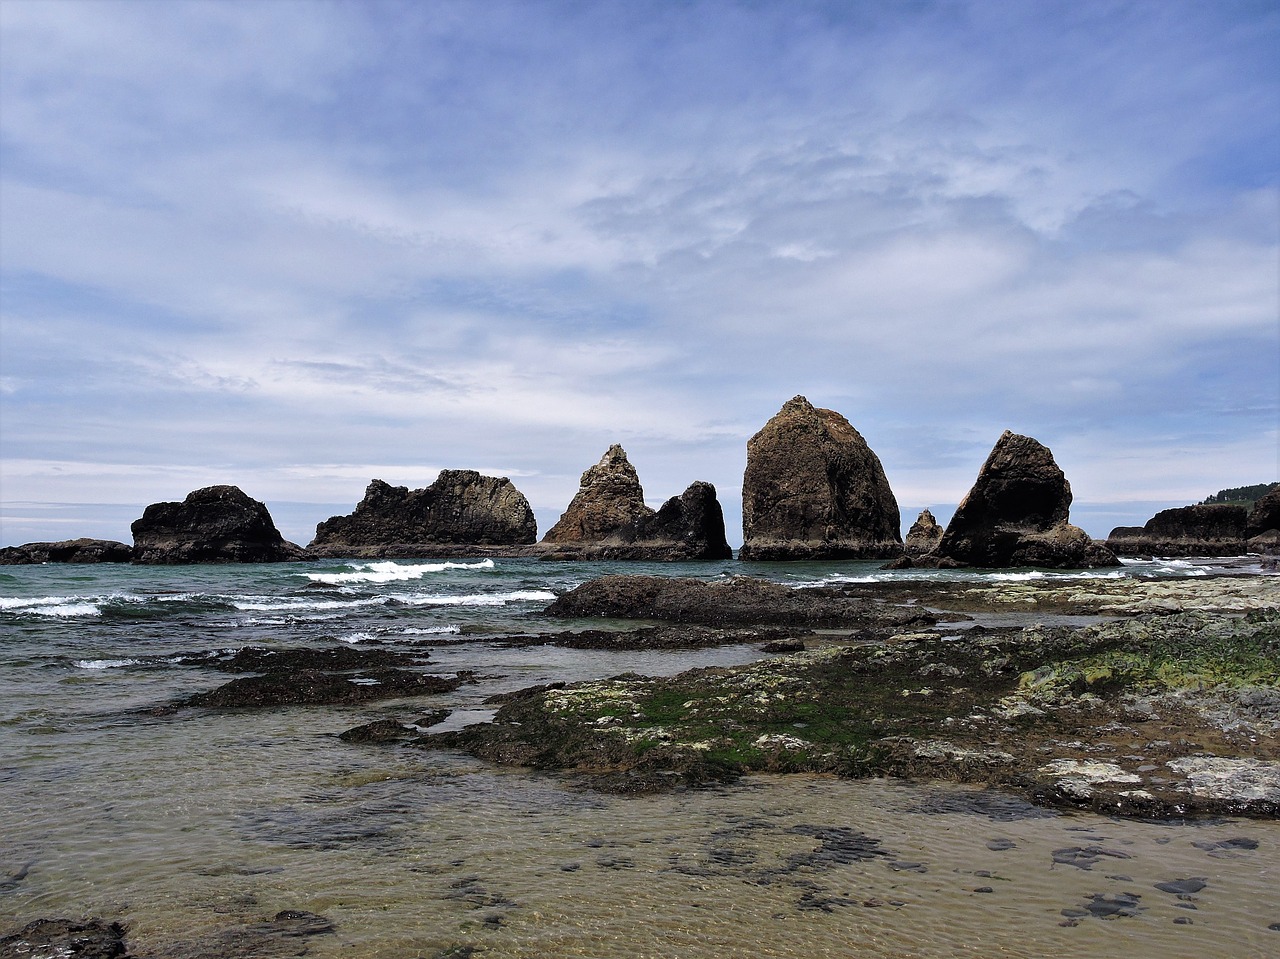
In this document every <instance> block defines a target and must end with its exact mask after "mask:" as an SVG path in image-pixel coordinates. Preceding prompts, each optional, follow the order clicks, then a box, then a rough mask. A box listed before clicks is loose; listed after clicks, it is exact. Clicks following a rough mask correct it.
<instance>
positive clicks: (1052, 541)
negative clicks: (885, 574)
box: [915, 430, 1120, 569]
mask: <svg viewBox="0 0 1280 959" xmlns="http://www.w3.org/2000/svg"><path fill="white" fill-rule="evenodd" d="M1070 514H1071V484H1070V483H1068V482H1067V477H1066V476H1065V475H1064V474H1063V472H1062V470H1061V468H1059V466H1058V464H1057V463H1056V462H1055V461H1054V459H1053V453H1052V452H1050V450H1049V448H1048V447H1047V446H1045V445H1044V444H1043V443H1040V442H1038V441H1037V440H1034V439H1032V438H1031V437H1030V436H1021V435H1019V434H1017V433H1014V432H1011V431H1010V430H1005V431H1004V433H1003V434H1002V435H1001V437H1000V439H998V440H997V441H996V445H995V447H994V448H993V449H992V450H991V455H990V456H988V457H987V460H986V462H985V463H983V464H982V468H981V469H980V470H979V471H978V478H977V479H976V480H974V483H973V488H972V489H970V490H969V493H968V495H966V496H965V498H964V500H963V501H961V503H960V505H959V506H958V507H957V508H956V511H955V514H954V515H953V516H952V517H951V522H950V523H948V524H947V528H946V531H945V532H944V533H943V534H942V539H941V540H940V541H939V542H938V547H937V549H936V550H934V552H933V553H931V554H930V555H928V556H925V557H922V558H921V559H919V560H916V561H915V565H919V566H978V567H984V568H988V569H998V568H1004V567H1015V566H1039V567H1043V568H1049V569H1090V568H1094V567H1099V566H1119V565H1120V561H1119V560H1118V559H1116V557H1115V554H1114V553H1112V552H1111V551H1110V550H1109V549H1107V548H1106V547H1105V546H1101V545H1099V544H1097V543H1095V542H1094V541H1093V540H1092V539H1091V538H1090V537H1089V534H1088V533H1086V532H1085V531H1084V530H1082V529H1081V528H1080V527H1078V526H1072V525H1071V523H1069V522H1068V520H1069V518H1070Z"/></svg>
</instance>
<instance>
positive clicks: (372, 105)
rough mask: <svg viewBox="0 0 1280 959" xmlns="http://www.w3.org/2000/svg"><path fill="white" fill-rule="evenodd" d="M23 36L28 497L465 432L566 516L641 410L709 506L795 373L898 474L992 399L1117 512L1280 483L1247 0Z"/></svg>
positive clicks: (1264, 68)
mask: <svg viewBox="0 0 1280 959" xmlns="http://www.w3.org/2000/svg"><path fill="white" fill-rule="evenodd" d="M480 14H483V15H480ZM0 31H3V34H2V40H3V48H4V50H5V56H4V58H3V63H0V71H2V72H0V150H2V151H3V152H0V161H2V162H0V219H2V221H3V223H4V224H5V226H4V236H3V242H2V243H0V294H2V296H3V303H2V307H3V309H2V310H0V323H3V339H4V346H5V349H4V350H3V356H0V388H2V389H3V391H4V400H5V415H4V422H3V429H0V476H3V479H4V490H3V496H4V499H5V501H6V502H9V501H12V500H16V499H41V498H42V497H41V495H39V491H38V487H39V485H40V484H41V483H43V482H45V479H46V478H42V477H43V475H44V474H40V473H38V472H36V473H32V472H30V470H29V469H28V467H27V466H23V465H20V464H24V463H28V464H29V463H37V462H38V463H43V462H57V463H61V464H64V468H63V471H62V472H61V473H59V474H58V477H57V478H56V479H49V480H48V481H49V482H51V483H53V484H54V486H53V488H56V489H57V490H58V495H59V496H60V497H65V498H66V500H65V501H66V502H69V503H87V502H101V501H102V500H103V497H102V496H98V495H95V494H93V493H92V492H91V491H92V490H94V489H103V490H111V491H112V493H111V495H112V496H113V497H127V499H122V500H113V501H117V502H130V503H133V502H137V501H138V499H139V496H138V492H137V491H140V490H144V489H148V490H150V489H154V487H155V485H156V484H155V483H154V482H152V480H154V479H155V478H157V477H167V478H169V479H171V480H172V481H173V482H174V483H179V484H181V483H187V482H190V483H197V482H200V481H202V480H203V478H206V477H211V476H214V475H215V474H216V475H217V476H218V477H220V478H219V479H216V480H210V481H217V482H227V481H235V480H234V479H232V478H231V477H244V480H243V485H245V487H246V489H248V488H249V487H250V486H251V485H253V484H254V483H260V484H261V485H262V486H263V487H264V488H266V489H269V490H271V494H270V495H272V496H275V497H277V498H279V499H281V500H292V501H300V502H306V501H308V498H309V497H311V496H313V495H314V496H317V497H320V500H318V502H319V501H323V502H342V501H344V500H346V499H350V500H351V501H352V502H354V499H356V498H358V495H359V493H360V492H361V491H362V490H363V485H364V483H365V482H367V480H368V479H369V478H372V476H373V475H378V474H377V473H370V475H369V476H365V475H363V474H364V473H365V472H367V471H368V470H373V469H381V468H385V469H387V470H388V471H390V470H393V469H400V470H404V471H406V475H407V474H408V473H416V472H417V471H418V470H419V468H420V467H423V468H425V467H426V466H427V464H430V468H431V469H438V468H440V467H442V466H451V467H472V468H478V464H485V465H486V466H492V467H493V468H495V469H502V470H505V471H506V472H507V473H508V474H509V475H513V476H515V475H519V476H520V477H521V483H520V485H521V488H522V489H525V490H526V492H527V493H528V494H529V495H530V498H531V499H533V500H534V505H535V506H536V507H537V508H539V509H543V510H547V511H552V512H554V511H555V510H557V509H559V508H563V505H564V504H565V503H567V501H568V498H569V496H571V495H572V492H573V490H574V489H575V488H576V485H577V477H578V474H579V473H580V472H581V471H582V470H583V469H585V468H586V467H587V466H589V465H590V464H591V463H593V462H595V461H596V460H597V459H598V458H599V456H600V454H601V453H602V452H603V450H604V448H605V447H607V445H608V444H609V443H611V442H614V441H623V442H624V443H625V444H626V445H627V448H628V451H629V452H630V453H631V455H632V459H633V461H634V462H636V464H637V467H638V468H639V469H640V470H641V478H642V480H643V481H644V483H645V487H646V490H647V491H649V492H650V493H651V494H652V495H653V497H654V498H655V499H660V498H664V497H665V496H669V495H673V494H674V493H678V492H679V491H680V490H682V489H683V488H684V487H685V486H686V485H687V484H688V482H689V481H691V480H692V479H695V478H699V479H707V480H710V481H712V482H715V483H716V484H717V487H718V488H719V489H720V491H721V495H722V498H724V499H725V501H726V505H728V504H729V503H730V502H734V501H735V497H736V493H737V487H738V484H739V483H740V481H741V472H742V467H743V465H744V457H745V453H744V447H745V441H746V439H747V437H749V436H750V435H751V434H752V433H753V432H754V431H755V430H756V429H758V428H759V426H760V425H762V424H763V422H764V421H765V420H766V419H767V418H768V417H769V416H770V415H772V413H773V412H775V411H776V410H777V408H778V407H779V406H780V405H781V403H782V402H783V401H784V400H785V399H787V398H788V397H790V396H792V395H794V394H795V393H806V394H808V395H809V396H810V398H811V399H812V400H813V401H814V402H815V403H818V404H819V405H823V406H830V407H832V408H836V409H838V410H840V411H841V412H843V413H845V414H846V415H848V416H849V418H850V419H851V420H852V421H853V422H854V424H855V425H856V426H857V427H858V428H859V429H860V430H861V431H862V432H863V433H864V434H865V435H866V436H867V437H868V439H869V441H871V444H872V446H873V448H875V449H876V450H877V452H878V453H879V454H880V456H881V459H882V460H883V461H884V463H885V466H886V469H887V470H888V472H889V475H890V479H891V481H892V482H893V483H894V485H895V489H897V490H898V494H899V498H900V499H902V500H903V501H920V502H925V501H930V500H937V501H939V502H954V501H956V500H958V499H959V497H960V496H961V495H963V492H964V490H965V489H967V486H968V484H969V483H970V482H971V481H972V475H970V474H971V473H972V469H971V468H970V467H971V466H972V465H973V464H975V463H980V462H981V461H982V459H983V458H984V457H985V455H986V452H987V451H989V449H990V446H991V444H992V443H993V442H994V439H995V437H996V436H998V435H999V433H1000V431H1001V430H1003V429H1004V428H1006V427H1008V428H1013V429H1016V430H1018V431H1019V432H1025V433H1031V434H1032V435H1036V436H1037V437H1038V438H1040V439H1041V440H1043V441H1044V442H1046V443H1048V444H1049V445H1050V446H1052V447H1054V448H1055V450H1056V449H1058V448H1060V447H1061V448H1063V449H1068V450H1073V451H1075V453H1076V455H1077V458H1076V460H1075V462H1076V463H1078V464H1079V465H1077V466H1076V467H1075V468H1076V469H1078V470H1080V471H1081V474H1082V475H1084V476H1088V477H1089V482H1085V483H1083V484H1081V485H1080V486H1079V487H1078V497H1079V496H1080V495H1083V491H1084V490H1086V489H1087V490H1090V491H1091V492H1089V494H1088V495H1089V496H1090V497H1092V498H1093V499H1096V500H1098V501H1105V500H1108V499H1114V498H1115V497H1116V496H1120V495H1121V491H1123V497H1124V498H1125V499H1127V500H1130V501H1144V502H1145V501H1151V500H1157V499H1164V498H1173V499H1177V498H1183V499H1188V498H1197V499H1198V498H1202V497H1203V496H1204V495H1206V494H1207V493H1209V492H1213V490H1214V489H1216V488H1218V487H1220V486H1229V485H1239V484H1240V483H1244V482H1253V481H1255V480H1257V479H1265V478H1268V477H1267V476H1258V475H1255V474H1256V473H1257V472H1258V471H1263V472H1265V471H1266V470H1267V469H1268V467H1267V463H1269V462H1271V460H1272V459H1273V458H1274V455H1273V454H1274V449H1275V443H1276V440H1275V435H1274V423H1275V418H1276V415H1277V412H1276V409H1277V394H1278V393H1280V370H1278V369H1277V368H1276V364H1275V363H1274V362H1273V359H1272V358H1274V356H1275V355H1276V352H1277V350H1278V349H1280V342H1278V341H1277V339H1278V337H1280V330H1278V322H1277V310H1278V307H1277V300H1278V299H1280V293H1278V292H1277V288H1278V286H1280V281H1278V280H1277V275H1276V270H1275V263H1276V259H1277V255H1278V253H1277V251H1278V250H1280V238H1278V237H1277V226H1276V224H1277V222H1278V221H1280V193H1278V191H1277V186H1278V185H1277V182H1276V177H1275V171H1274V155H1275V151H1274V146H1275V145H1276V143H1277V142H1280V141H1278V140H1277V130H1278V128H1280V123H1278V122H1277V119H1276V118H1277V116H1280V76H1278V74H1277V69H1276V67H1275V65H1274V58H1273V56H1272V54H1273V53H1274V47H1275V41H1276V39H1277V37H1278V36H1280V14H1277V13H1276V11H1274V10H1272V9H1270V8H1269V7H1267V6H1266V5H1261V6H1259V5H1256V4H1248V3H1222V4H1214V5H1203V4H1197V3H1179V2H1171V3H1168V4H1160V5H1151V4H1146V3H1137V4H1127V3H1056V2H1049V3H1044V4H1037V5H1035V6H1034V8H1023V7H1012V8H1010V7H1008V6H1007V5H1005V6H1000V5H995V4H986V3H923V4H916V5H908V6H904V5H901V4H878V3H871V4H852V5H850V4H835V5H831V4H824V3H817V2H815V3H795V4H793V3H787V4H782V3H776V4H775V3H763V4H740V3H732V2H727V0H726V2H703V3H693V4H687V5H684V4H682V5H669V4H650V3H636V4H626V5H621V6H619V5H611V4H600V5H581V4H574V3H563V4H562V3H556V2H544V3H499V2H493V3H489V2H486V3H484V4H482V5H476V4H474V3H469V2H456V3H455V2H440V3H433V4H429V5H421V4H415V3H399V2H387V3H382V2H372V3H362V4H329V3H320V2H316V3H299V4H252V5H250V4H231V3H199V2H196V3H177V2H175V3H166V4H162V5H154V4H153V5H139V4H134V3H119V4H115V3H108V2H105V0H101V2H92V3H77V2H70V0H66V2H40V0H25V2H19V3H7V4H4V5H3V6H0ZM1135 449H1140V450H1142V451H1143V455H1142V456H1136V457H1135V456H1132V455H1130V452H1129V451H1132V450H1135ZM1161 450H1166V451H1167V450H1181V451H1184V452H1182V453H1179V454H1176V455H1175V454H1168V455H1166V454H1164V453H1161ZM1178 456H1185V457H1187V458H1189V459H1191V460H1194V461H1196V463H1197V464H1198V465H1197V467H1196V468H1183V467H1179V466H1178V465H1177V463H1178ZM335 463H336V464H339V465H340V466H341V467H342V469H344V470H346V469H348V468H349V469H350V470H352V471H354V472H352V473H350V474H346V473H344V474H343V477H342V481H341V482H340V483H339V482H337V480H336V479H335V478H334V474H333V473H332V469H331V465H326V464H335ZM967 463H968V464H969V465H966V464H967ZM66 464H78V466H75V467H71V466H67V465H66ZM365 464H383V465H382V466H381V467H372V466H368V467H367V466H366V465H365ZM117 468H119V469H123V470H124V472H123V473H116V472H114V471H115V470H116V469H117ZM1213 470H1217V471H1218V472H1219V473H1220V474H1221V478H1220V479H1217V480H1215V479H1213V478H1212V477H1211V476H1210V474H1211V473H1212V472H1213ZM1068 473H1069V475H1071V471H1070V470H1069V471H1068ZM1246 474H1247V475H1246ZM308 476H313V477H314V479H315V482H314V486H313V492H308V493H305V494H303V493H301V492H296V493H290V492H289V491H288V490H287V489H285V488H284V487H285V485H287V483H288V482H290V481H292V480H295V479H296V480H298V481H299V482H300V483H301V481H302V480H303V479H304V478H305V477H308ZM1106 476H1110V477H1111V480H1110V485H1108V483H1107V482H1105V481H1104V477H1106ZM77 477H78V478H77ZM112 477H115V478H112ZM148 477H150V479H149V478H148ZM1172 477H1178V479H1176V480H1174V479H1172ZM383 478H387V479H389V480H393V478H392V477H390V476H386V477H383ZM1094 479H1097V480H1098V483H1097V485H1095V484H1094V482H1093V480H1094ZM393 481H394V480H393ZM400 481H401V482H407V483H409V484H410V485H423V484H424V483H425V482H426V481H429V480H409V479H402V480H400ZM1204 484H1208V486H1209V487H1210V488H1205V485H1204ZM192 488H194V487H192ZM130 489H134V490H135V492H134V493H133V494H131V493H130ZM251 492H252V491H251ZM1157 493H1158V494H1159V495H1157ZM150 495H152V494H150V493H149V494H148V496H150ZM157 495H160V494H159V493H158V491H157ZM162 495H163V497H164V498H173V497H174V496H177V495H178V491H173V492H167V493H164V494H162ZM263 495H265V494H263ZM732 522H733V519H731V523H732ZM28 528H30V527H24V529H28ZM10 535H11V534H10V533H9V532H8V528H7V527H6V530H5V531H4V533H3V536H4V537H5V538H6V540H7V539H8V538H9V537H10Z"/></svg>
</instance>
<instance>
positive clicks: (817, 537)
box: [738, 396, 903, 560]
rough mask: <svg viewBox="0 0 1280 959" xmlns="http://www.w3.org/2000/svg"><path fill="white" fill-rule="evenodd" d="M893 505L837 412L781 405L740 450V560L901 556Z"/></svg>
mask: <svg viewBox="0 0 1280 959" xmlns="http://www.w3.org/2000/svg"><path fill="white" fill-rule="evenodd" d="M900 523H901V516H900V514H899V512H898V501H897V500H896V499H895V498H894V495H893V491H892V490H891V489H890V488H889V481H888V480H887V479H886V478H885V474H884V468H883V467H882V466H881V465H880V460H879V458H878V457H877V456H876V455H875V453H873V452H872V451H871V448H870V447H869V446H868V445H867V442H866V440H864V439H863V438H862V435H861V434H860V433H859V432H858V431H857V430H856V429H854V428H853V426H852V425H850V423H849V421H848V420H846V419H845V418H844V417H843V416H841V415H840V414H839V413H836V412H835V411H833V410H825V409H818V408H816V407H815V406H814V405H813V404H812V403H810V402H809V401H808V400H807V399H805V398H804V397H803V396H796V397H793V398H792V399H790V400H788V401H787V402H786V403H785V404H783V407H782V409H781V410H779V411H778V413H777V414H776V415H775V416H774V417H773V418H772V419H770V420H769V422H768V423H766V424H765V425H764V427H763V428H762V429H761V430H760V432H758V433H756V434H755V436H753V437H751V439H750V440H749V441H748V443H747V468H746V472H745V474H744V475H743V480H742V535H743V543H742V549H741V550H740V551H739V553H738V557H739V558H740V559H747V560H791V559H883V558H889V557H894V556H898V555H900V554H901V553H902V549H903V546H902V534H901V532H900Z"/></svg>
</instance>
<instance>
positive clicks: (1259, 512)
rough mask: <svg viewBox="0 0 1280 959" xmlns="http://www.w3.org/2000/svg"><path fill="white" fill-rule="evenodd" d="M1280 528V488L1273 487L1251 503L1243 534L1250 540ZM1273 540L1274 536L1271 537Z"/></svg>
mask: <svg viewBox="0 0 1280 959" xmlns="http://www.w3.org/2000/svg"><path fill="white" fill-rule="evenodd" d="M1278 530H1280V489H1273V490H1272V491H1271V492H1270V493H1267V495H1265V496H1264V497H1262V499H1260V500H1258V502H1256V503H1255V504H1254V505H1253V511H1252V512H1251V513H1250V514H1249V521H1248V523H1247V524H1246V525H1245V528H1244V535H1245V537H1246V538H1247V539H1249V540H1250V541H1252V540H1254V539H1257V538H1258V537H1260V536H1265V535H1266V534H1267V533H1274V532H1276V531H1278ZM1272 541H1273V542H1274V537H1273V538H1272Z"/></svg>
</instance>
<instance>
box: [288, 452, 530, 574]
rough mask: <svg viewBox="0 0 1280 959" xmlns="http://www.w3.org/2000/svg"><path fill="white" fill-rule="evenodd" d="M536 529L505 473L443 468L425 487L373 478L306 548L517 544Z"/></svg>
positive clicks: (331, 551) (330, 551)
mask: <svg viewBox="0 0 1280 959" xmlns="http://www.w3.org/2000/svg"><path fill="white" fill-rule="evenodd" d="M537 533H538V530H537V522H536V520H535V519H534V516H533V510H532V509H531V508H530V507H529V501H528V500H527V499H525V497H524V494H523V493H521V492H520V491H519V490H518V489H516V487H515V485H514V484H513V483H512V482H511V480H509V479H507V478H506V477H505V476H503V477H493V476H481V475H480V474H479V473H477V472H476V471H475V470H442V471H441V472H440V475H439V476H438V477H436V480H435V482H434V483H432V484H431V485H430V486H428V487H427V488H426V489H416V490H410V489H409V488H408V487H405V486H391V485H390V484H388V483H384V482H383V481H382V480H379V479H375V480H373V481H371V482H370V483H369V487H368V489H366V490H365V494H364V499H362V500H361V501H360V503H359V504H358V505H357V506H356V508H355V512H353V513H350V514H348V515H346V516H332V517H330V518H329V519H327V520H325V521H324V522H322V523H320V524H319V525H317V526H316V535H315V539H313V540H312V541H311V544H310V546H309V547H308V551H309V552H311V553H312V554H313V555H336V554H338V553H349V552H351V551H353V550H355V551H360V552H363V551H365V550H368V549H370V548H374V549H378V548H388V547H396V546H400V545H404V544H415V545H416V544H420V545H422V546H424V547H430V546H433V545H449V546H453V545H478V546H515V545H521V544H529V543H532V542H533V541H534V540H535V539H536V538H537ZM427 551H429V549H428V550H427Z"/></svg>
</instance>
